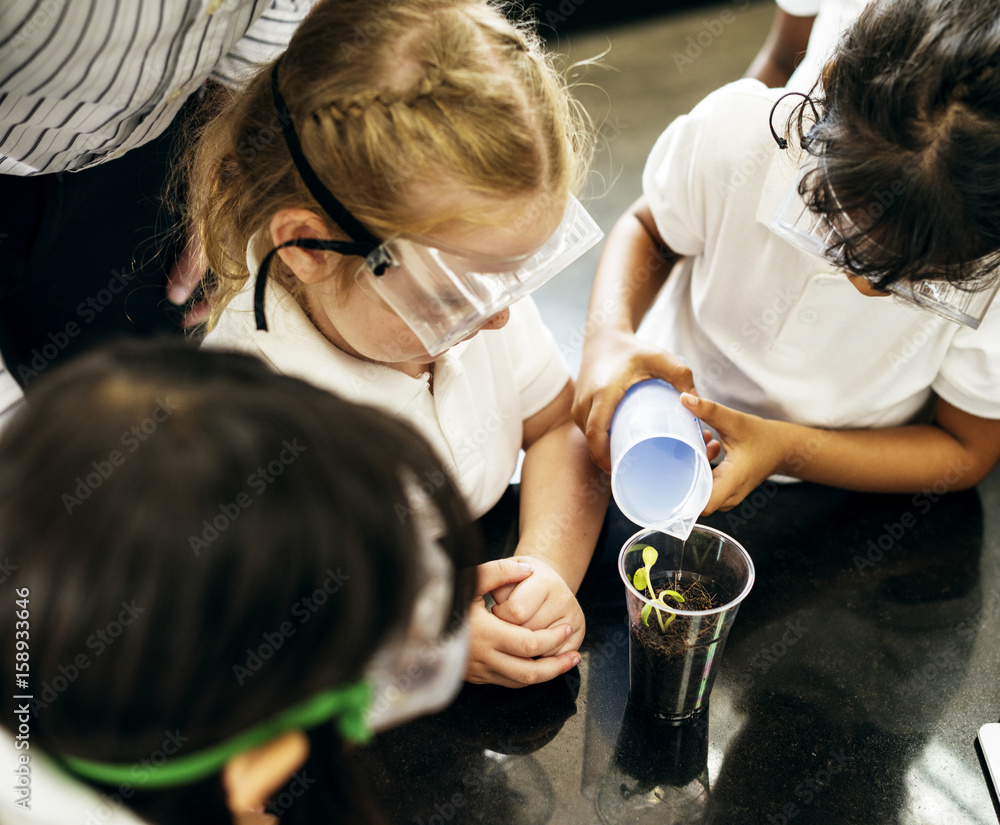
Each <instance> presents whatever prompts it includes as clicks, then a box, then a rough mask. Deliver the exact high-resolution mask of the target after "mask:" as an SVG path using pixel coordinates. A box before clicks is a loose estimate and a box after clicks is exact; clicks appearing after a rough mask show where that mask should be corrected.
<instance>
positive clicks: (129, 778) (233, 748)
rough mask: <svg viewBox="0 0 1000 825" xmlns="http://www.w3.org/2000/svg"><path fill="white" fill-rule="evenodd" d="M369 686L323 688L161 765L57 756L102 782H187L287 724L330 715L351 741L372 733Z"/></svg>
mask: <svg viewBox="0 0 1000 825" xmlns="http://www.w3.org/2000/svg"><path fill="white" fill-rule="evenodd" d="M371 697H372V689H371V687H370V686H369V684H368V683H367V682H363V681H362V682H356V683H355V684H352V685H348V686H347V687H343V688H340V689H338V690H328V691H325V692H323V693H321V694H319V695H318V696H314V697H313V698H312V699H309V700H307V701H305V702H302V703H301V704H299V705H295V706H293V707H291V708H289V709H288V710H286V711H284V712H283V713H280V714H279V715H278V716H275V717H274V718H273V719H271V720H269V721H267V722H264V723H262V724H260V725H258V726H257V727H254V728H251V729H250V730H248V731H246V732H244V733H241V734H239V735H237V736H234V737H233V738H232V739H229V740H227V741H225V742H222V743H220V744H218V745H216V746H215V747H212V748H208V749H206V750H203V751H199V752H197V753H192V754H190V755H188V756H177V757H172V758H170V759H168V760H167V761H166V762H164V763H163V764H162V765H151V764H149V763H148V761H144V762H143V763H142V764H140V763H137V762H132V763H129V764H109V763H106V762H92V761H90V760H89V759H78V758H77V757H73V756H64V757H62V760H61V761H62V764H63V765H64V766H65V767H66V769H67V770H69V771H70V772H71V773H73V774H75V775H77V776H80V777H83V778H84V779H90V780H93V781H96V782H103V783H104V784H106V785H116V784H120V783H128V784H130V785H136V786H140V787H142V788H166V787H173V786H177V785H188V784H190V783H192V782H197V781H200V780H202V779H204V778H205V777H208V776H211V775H212V774H215V773H217V772H218V771H220V770H222V768H223V767H224V766H225V764H226V762H228V761H229V760H230V759H232V758H233V757H234V756H236V755H238V754H240V753H244V752H246V751H248V750H251V749H253V748H255V747H257V746H259V745H262V744H264V743H265V742H270V741H272V740H273V739H275V738H277V737H278V736H280V735H281V734H282V733H285V732H287V731H289V730H293V729H300V730H308V729H310V728H314V727H316V726H317V725H319V724H322V723H323V722H326V721H328V720H329V719H331V718H333V717H337V724H338V727H339V729H340V733H341V735H342V736H343V737H344V738H345V739H348V740H350V741H352V742H364V741H367V740H368V739H369V738H371V731H370V730H369V728H368V724H367V722H366V719H365V715H366V713H367V712H368V708H369V706H370V705H371Z"/></svg>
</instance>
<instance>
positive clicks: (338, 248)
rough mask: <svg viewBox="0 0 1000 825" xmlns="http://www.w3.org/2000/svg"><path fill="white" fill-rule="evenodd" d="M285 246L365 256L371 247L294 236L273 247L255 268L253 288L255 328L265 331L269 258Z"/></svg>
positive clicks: (352, 242)
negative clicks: (258, 266) (265, 296)
mask: <svg viewBox="0 0 1000 825" xmlns="http://www.w3.org/2000/svg"><path fill="white" fill-rule="evenodd" d="M286 246H298V247H301V248H303V249H320V250H324V251H328V252H339V253H340V254H341V255H362V256H366V255H368V254H369V252H371V248H370V247H369V245H368V244H366V243H356V242H354V241H329V240H321V239H320V238H294V239H292V240H290V241H285V242H284V243H283V244H281V245H280V246H276V247H274V249H272V250H271V251H270V252H268V253H267V255H266V256H265V257H264V260H263V261H262V262H261V264H260V269H258V270H257V280H256V281H255V282H254V288H253V317H254V320H255V321H256V322H257V329H259V330H260V331H261V332H267V318H265V317H264V292H265V290H266V288H267V268H268V267H269V266H270V265H271V259H272V258H273V257H274V255H275V253H276V252H277V251H278V250H279V249H284V248H285V247H286Z"/></svg>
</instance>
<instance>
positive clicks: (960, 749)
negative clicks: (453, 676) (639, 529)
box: [361, 473, 1000, 825]
mask: <svg viewBox="0 0 1000 825" xmlns="http://www.w3.org/2000/svg"><path fill="white" fill-rule="evenodd" d="M998 482H1000V476H998V474H997V473H994V474H993V476H992V477H991V478H990V479H989V480H988V481H987V482H986V483H984V484H983V485H981V486H980V488H979V489H977V490H970V491H965V492H961V493H952V494H948V495H943V496H942V495H938V494H937V493H935V492H934V491H933V490H928V491H927V492H926V493H921V494H917V495H872V494H858V493H851V492H846V491H841V490H834V489H830V488H826V487H821V486H818V485H811V484H794V485H787V486H778V485H774V484H771V483H770V482H767V483H765V484H764V485H762V486H761V487H760V488H758V490H757V491H755V492H754V494H753V495H751V496H749V497H748V498H747V500H746V501H745V502H744V503H743V504H742V505H741V506H740V507H739V508H737V509H735V510H733V511H731V512H730V513H717V514H714V515H713V516H711V517H708V518H705V519H703V523H706V524H710V525H712V526H714V527H717V528H719V529H721V530H723V531H724V532H727V533H729V534H730V535H732V536H734V537H735V538H737V539H738V540H739V541H741V542H742V543H743V545H744V546H745V547H746V548H747V550H748V551H749V552H750V554H751V556H752V557H753V559H754V562H755V565H756V581H755V584H754V587H753V590H752V592H751V593H750V595H749V596H748V597H747V599H746V601H744V602H743V604H742V605H741V606H740V609H739V612H738V614H737V616H736V621H735V623H734V625H733V628H732V631H731V632H730V635H729V640H728V642H727V644H726V648H725V651H724V654H723V657H722V663H721V666H720V671H719V675H718V678H717V680H716V683H715V686H714V689H713V691H712V694H711V702H710V706H709V710H708V712H707V714H706V715H705V716H704V717H703V719H702V720H701V721H700V722H698V723H697V724H694V725H688V726H682V727H676V726H670V725H668V724H665V723H663V722H660V721H658V720H656V719H652V718H649V717H648V716H645V715H643V714H642V713H641V712H640V711H638V710H636V709H635V708H634V707H633V705H632V703H631V702H629V701H628V694H629V664H628V655H629V654H628V632H627V626H626V620H627V619H626V613H625V597H624V588H623V585H622V583H621V580H620V578H619V576H618V572H617V553H616V551H617V548H620V546H621V544H622V542H623V541H624V539H625V538H627V536H628V535H629V534H630V533H631V532H632V531H634V530H635V529H636V528H635V527H634V526H633V525H631V524H629V523H627V522H624V520H620V519H619V520H616V521H613V523H610V524H609V528H608V533H607V535H606V536H605V537H604V541H603V543H602V547H601V548H600V549H599V553H598V555H597V556H596V557H595V560H594V562H593V564H592V565H591V569H590V571H589V572H588V575H587V579H586V580H585V582H584V585H583V587H582V588H581V590H580V601H581V604H582V605H583V606H584V610H585V612H586V614H587V623H588V624H587V637H586V640H585V642H584V645H583V648H582V650H581V654H582V662H581V663H580V665H579V667H578V668H575V669H574V670H572V671H570V673H568V674H566V675H565V676H564V677H561V678H558V679H556V680H554V681H552V682H549V683H547V684H544V685H536V686H532V687H529V688H524V689H521V690H508V689H504V688H498V687H495V686H472V685H467V686H466V687H465V688H464V689H463V691H462V693H461V694H460V695H459V697H458V699H457V701H456V702H455V703H454V704H453V705H452V706H451V707H450V708H448V709H447V710H446V711H444V712H442V713H439V714H437V715H435V716H432V717H428V718H425V719H421V720H417V721H415V722H412V723H410V724H408V725H405V726H403V727H401V728H398V729H396V730H393V731H389V732H386V733H384V734H382V735H380V736H379V737H377V738H376V740H375V742H374V743H373V744H372V745H371V746H370V747H368V748H366V749H364V751H363V753H362V754H361V759H362V763H363V768H364V771H365V772H366V774H367V775H368V777H369V779H370V780H371V783H372V785H373V788H374V795H375V798H376V800H377V801H378V804H379V806H380V807H381V809H382V810H383V812H384V815H385V818H386V820H387V821H388V822H389V823H407V824H408V825H452V824H453V823H465V822H469V823H498V825H500V824H502V825H529V823H530V825H542V823H556V824H557V825H562V824H563V823H566V824H567V825H585V823H602V822H607V823H646V822H649V823H661V824H662V825H673V824H674V823H713V824H714V825H752V824H753V823H796V825H804V824H805V823H819V825H827V823H829V824H830V825H847V824H848V823H850V824H851V825H854V823H857V825H887V824H888V823H894V824H895V823H898V825H996V823H997V821H998V814H997V803H996V798H995V796H994V795H993V792H992V788H991V786H990V785H989V784H988V783H987V780H986V779H985V777H984V772H983V767H982V762H981V757H980V755H979V753H978V748H977V745H976V734H977V732H978V730H979V727H980V726H981V725H983V724H985V723H987V722H995V721H997V720H998V719H1000V483H998Z"/></svg>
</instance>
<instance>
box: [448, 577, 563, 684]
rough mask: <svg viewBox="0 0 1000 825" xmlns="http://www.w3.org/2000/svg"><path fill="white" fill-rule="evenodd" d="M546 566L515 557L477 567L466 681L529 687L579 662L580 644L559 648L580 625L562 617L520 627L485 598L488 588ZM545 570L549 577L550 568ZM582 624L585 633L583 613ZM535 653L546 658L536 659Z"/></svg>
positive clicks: (513, 581)
mask: <svg viewBox="0 0 1000 825" xmlns="http://www.w3.org/2000/svg"><path fill="white" fill-rule="evenodd" d="M541 567H542V565H541V564H539V563H538V562H537V561H536V560H535V559H531V560H527V559H524V560H522V559H519V558H511V559H500V560H499V561H491V562H487V563H486V564H481V565H479V567H478V568H477V570H478V574H479V579H478V582H477V587H476V595H477V598H476V600H475V601H473V603H472V606H471V607H470V608H469V629H470V634H469V635H470V641H469V664H468V665H467V667H466V670H465V680H466V681H467V682H473V683H475V684H486V683H488V684H494V685H503V686H504V687H511V688H518V687H524V686H525V685H532V684H536V683H539V682H547V681H549V680H550V679H554V678H555V677H556V676H559V675H560V674H562V673H565V672H566V671H567V670H570V669H571V668H573V667H576V665H578V664H579V663H580V656H579V654H578V653H577V652H576V648H575V647H573V648H572V649H567V650H565V651H564V652H562V653H557V651H558V650H560V649H561V648H564V647H566V643H567V640H568V639H570V638H572V637H573V636H574V635H575V634H576V627H575V626H572V625H569V624H566V623H565V622H563V623H557V624H555V625H552V626H548V625H547V626H545V627H541V628H531V627H521V626H519V625H516V624H512V623H510V622H508V621H505V620H504V619H502V618H499V617H497V616H494V615H493V614H491V613H490V611H489V610H487V609H486V604H485V602H484V601H483V596H484V595H485V594H486V593H489V592H490V591H497V590H499V589H500V588H502V587H504V586H505V585H511V584H520V583H522V582H525V580H527V579H530V578H534V576H535V575H537V572H538V570H540V569H541ZM546 567H547V565H546ZM542 575H543V577H546V575H547V574H545V573H543V574H542ZM564 586H565V585H564ZM570 596H572V594H570ZM574 601H576V600H575V599H574ZM577 609H579V606H578V607H577ZM580 628H581V631H580V638H582V628H583V614H582V613H581V614H580ZM536 656H537V657H542V658H537V659H536V658H535V657H536Z"/></svg>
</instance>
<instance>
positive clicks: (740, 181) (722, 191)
mask: <svg viewBox="0 0 1000 825" xmlns="http://www.w3.org/2000/svg"><path fill="white" fill-rule="evenodd" d="M778 95H779V91H777V90H772V89H768V88H767V87H766V86H765V85H764V84H763V83H761V82H760V81H759V80H752V79H749V78H744V79H743V80H737V81H736V82H735V83H730V84H728V85H727V86H723V87H722V88H721V89H718V90H716V91H714V92H712V93H711V94H710V95H708V97H706V98H705V99H704V100H702V101H701V102H700V103H699V104H698V105H697V106H695V107H694V109H692V110H691V112H690V113H689V114H686V115H682V116H681V117H679V118H677V119H676V120H675V121H674V122H673V123H671V124H670V126H668V127H667V130H666V131H665V132H664V133H663V134H662V135H660V137H659V139H658V140H657V141H656V144H655V145H654V146H653V149H652V151H651V152H650V154H649V158H648V159H647V160H646V166H645V169H644V170H643V173H642V192H643V194H644V195H645V196H646V200H647V202H648V203H649V208H650V211H651V212H652V214H653V219H654V220H655V221H656V228H657V229H658V230H659V233H660V237H661V238H662V239H663V241H664V243H666V245H667V246H669V247H670V248H671V249H672V250H673V251H674V252H677V253H679V254H681V255H700V254H702V253H703V252H704V251H705V248H706V244H707V243H708V242H710V241H711V240H712V239H713V237H714V233H715V231H716V230H715V227H714V224H715V223H717V222H718V214H719V210H720V209H723V208H724V207H725V204H726V202H727V200H728V199H729V197H730V195H731V194H732V190H733V188H734V187H737V188H738V187H742V186H743V185H745V183H746V181H747V179H748V178H749V177H752V176H753V174H754V172H755V171H757V170H759V169H760V168H761V167H762V166H763V165H764V164H766V163H769V162H770V159H771V156H772V154H773V151H777V149H776V148H774V149H773V151H772V147H774V144H773V143H770V141H771V138H770V135H769V129H768V121H767V117H768V112H769V111H770V110H771V106H772V105H773V103H774V101H775V100H776V99H777V97H778ZM776 117H777V116H776ZM747 219H748V220H752V219H753V216H752V215H748V216H747Z"/></svg>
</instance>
